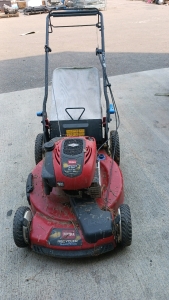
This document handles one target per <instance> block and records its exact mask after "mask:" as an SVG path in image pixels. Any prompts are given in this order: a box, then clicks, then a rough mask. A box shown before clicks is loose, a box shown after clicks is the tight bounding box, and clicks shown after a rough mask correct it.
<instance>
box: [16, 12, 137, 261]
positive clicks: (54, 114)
mask: <svg viewBox="0 0 169 300" xmlns="http://www.w3.org/2000/svg"><path fill="white" fill-rule="evenodd" d="M76 16H81V17H83V16H89V17H90V16H93V17H94V16H95V18H96V23H95V24H93V25H92V24H90V26H96V28H97V29H98V31H99V32H100V35H101V46H100V47H99V48H96V55H97V56H98V57H99V60H100V64H101V67H102V68H101V69H102V77H103V94H104V100H105V107H106V109H105V115H103V111H102V102H101V88H100V78H99V73H98V70H97V69H96V68H95V67H88V68H58V69H55V70H54V72H53V78H52V105H51V115H50V119H48V117H47V111H46V104H47V99H48V56H49V52H51V48H50V47H49V33H52V32H53V29H54V28H55V27H61V26H54V25H52V21H53V20H54V18H60V17H76ZM77 26H84V25H77ZM87 26H89V25H87ZM62 27H65V26H62ZM66 27H67V26H66ZM73 27H75V25H73ZM109 98H110V100H109ZM38 116H41V117H42V124H43V133H42V134H41V133H40V134H38V135H37V137H36V140H35V162H36V167H35V168H34V169H33V171H32V172H31V173H30V174H29V176H28V179H27V183H26V194H27V200H28V203H29V207H25V206H23V207H19V208H18V210H17V211H16V213H15V216H14V220H13V237H14V241H15V244H16V245H17V246H18V247H27V246H29V247H30V248H31V249H32V250H33V251H35V252H37V253H41V254H46V255H51V256H54V257H86V256H95V255H99V254H102V253H105V252H108V251H111V250H113V249H114V248H115V247H116V246H117V245H118V244H120V245H121V246H123V247H125V246H129V245H130V244H131V241H132V225H131V215H130V209H129V206H128V205H127V204H124V203H123V202H124V192H123V177H122V173H121V170H120V168H119V164H120V145H119V136H118V131H117V130H118V127H119V115H118V111H117V107H116V103H115V101H114V97H113V93H112V90H111V85H110V83H109V80H108V77H107V74H106V63H105V45H104V24H103V15H102V13H101V12H100V11H99V10H97V9H76V8H71V9H70V8H65V7H62V8H57V9H52V10H51V11H50V12H49V13H48V15H47V18H46V45H45V96H44V101H43V110H42V112H40V113H38ZM112 116H114V120H115V122H114V124H115V125H114V126H115V128H114V130H112V131H110V132H109V126H108V125H109V123H110V122H111V118H112Z"/></svg>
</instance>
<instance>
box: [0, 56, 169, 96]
mask: <svg viewBox="0 0 169 300" xmlns="http://www.w3.org/2000/svg"><path fill="white" fill-rule="evenodd" d="M44 62H45V56H44V55H40V56H34V57H25V58H19V59H11V60H5V61H1V62H0V78H1V80H0V93H8V92H13V91H19V90H25V89H32V88H37V87H42V86H44V70H45V63H44ZM106 63H107V74H108V76H116V75H121V74H128V73H134V72H141V71H147V70H154V69H161V68H168V67H169V56H168V54H166V53H165V54H161V53H106ZM71 66H77V67H83V66H84V67H86V66H95V67H97V68H99V69H100V63H99V59H98V58H97V57H96V56H95V55H94V53H88V52H83V53H72V52H61V53H52V54H50V66H49V84H50V81H51V76H52V71H53V70H54V69H55V68H57V67H71ZM100 76H101V77H102V75H101V72H100Z"/></svg>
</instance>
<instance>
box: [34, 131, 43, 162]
mask: <svg viewBox="0 0 169 300" xmlns="http://www.w3.org/2000/svg"><path fill="white" fill-rule="evenodd" d="M43 144H44V139H43V133H39V134H38V135H37V137H36V140H35V163H36V165H37V164H38V163H39V162H40V161H41V160H42V159H43Z"/></svg>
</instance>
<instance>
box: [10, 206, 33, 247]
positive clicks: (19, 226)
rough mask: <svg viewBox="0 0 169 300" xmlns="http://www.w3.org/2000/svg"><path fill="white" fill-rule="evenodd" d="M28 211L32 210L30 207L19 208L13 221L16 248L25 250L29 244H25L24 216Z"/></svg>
mask: <svg viewBox="0 0 169 300" xmlns="http://www.w3.org/2000/svg"><path fill="white" fill-rule="evenodd" d="M28 210H30V209H29V207H26V206H21V207H19V208H18V209H17V211H16V213H15V216H14V219H13V239H14V242H15V244H16V246H17V247H19V248H25V247H27V246H28V243H26V242H25V240H24V236H23V222H24V215H25V213H26V211H28Z"/></svg>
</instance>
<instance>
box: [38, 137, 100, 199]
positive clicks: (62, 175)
mask: <svg viewBox="0 0 169 300" xmlns="http://www.w3.org/2000/svg"><path fill="white" fill-rule="evenodd" d="M44 149H45V152H46V154H45V159H44V163H43V168H42V179H43V185H44V190H45V193H46V195H49V194H50V192H51V191H52V188H53V187H60V188H61V189H63V190H64V192H65V193H66V194H68V195H69V196H72V197H83V195H84V194H87V195H89V196H91V197H92V198H99V197H101V182H100V161H97V146H96V140H95V139H94V138H93V137H79V138H78V137H67V138H56V139H53V140H51V141H50V142H48V143H45V144H44Z"/></svg>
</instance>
